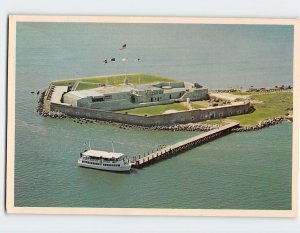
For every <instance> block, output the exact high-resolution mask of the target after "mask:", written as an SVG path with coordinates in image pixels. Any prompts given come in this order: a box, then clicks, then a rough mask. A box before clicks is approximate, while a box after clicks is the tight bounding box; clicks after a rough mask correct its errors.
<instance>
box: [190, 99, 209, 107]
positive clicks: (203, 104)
mask: <svg viewBox="0 0 300 233" xmlns="http://www.w3.org/2000/svg"><path fill="white" fill-rule="evenodd" d="M191 106H192V108H193V109H199V108H207V107H209V102H208V100H200V101H193V102H191Z"/></svg>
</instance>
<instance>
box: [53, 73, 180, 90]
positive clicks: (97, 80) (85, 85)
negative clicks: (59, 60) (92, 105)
mask: <svg viewBox="0 0 300 233" xmlns="http://www.w3.org/2000/svg"><path fill="white" fill-rule="evenodd" d="M127 78H128V82H129V83H131V84H146V83H154V82H177V81H178V80H175V79H171V78H167V77H162V76H157V75H151V74H128V75H127ZM124 79H125V75H112V76H95V77H88V78H79V79H66V80H58V81H53V82H52V83H53V84H54V85H69V84H74V83H75V82H76V81H81V82H80V84H79V85H78V87H77V89H76V90H85V89H90V88H93V87H97V86H98V84H109V85H119V84H122V83H124ZM96 85H97V86H96Z"/></svg>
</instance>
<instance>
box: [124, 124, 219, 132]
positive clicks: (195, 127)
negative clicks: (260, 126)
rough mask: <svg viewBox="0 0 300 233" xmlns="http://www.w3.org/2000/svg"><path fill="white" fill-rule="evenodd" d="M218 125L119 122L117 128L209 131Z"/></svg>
mask: <svg viewBox="0 0 300 233" xmlns="http://www.w3.org/2000/svg"><path fill="white" fill-rule="evenodd" d="M219 127H220V125H215V124H201V123H188V124H174V125H170V126H151V127H144V126H138V125H128V124H120V126H119V128H121V129H128V128H137V129H141V130H168V131H205V132H206V131H210V130H213V129H217V128H219Z"/></svg>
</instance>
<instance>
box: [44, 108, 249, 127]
mask: <svg viewBox="0 0 300 233" xmlns="http://www.w3.org/2000/svg"><path fill="white" fill-rule="evenodd" d="M50 108H51V111H57V112H62V113H64V114H66V115H69V116H73V117H81V118H91V119H97V120H103V121H112V122H120V123H125V124H132V125H141V126H154V125H172V124H178V123H181V124H184V123H189V122H199V121H204V120H208V119H218V118H224V117H227V116H234V115H240V114H245V113H248V112H249V111H250V103H249V102H247V103H241V104H235V105H226V106H218V107H214V108H206V109H197V110H190V111H184V112H177V113H169V114H162V115H157V116H136V115H128V114H122V113H116V112H110V111H103V110H97V109H88V108H82V107H80V108H79V107H72V106H65V105H62V104H57V103H51V106H50Z"/></svg>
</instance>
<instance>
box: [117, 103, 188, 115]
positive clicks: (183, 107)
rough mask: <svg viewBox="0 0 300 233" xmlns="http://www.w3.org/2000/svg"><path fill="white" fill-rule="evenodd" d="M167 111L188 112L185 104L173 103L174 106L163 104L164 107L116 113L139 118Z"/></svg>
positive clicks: (158, 106)
mask: <svg viewBox="0 0 300 233" xmlns="http://www.w3.org/2000/svg"><path fill="white" fill-rule="evenodd" d="M167 110H176V111H185V110H189V108H188V106H187V105H186V104H185V103H174V104H165V105H155V106H148V107H141V108H134V109H128V110H122V111H118V112H119V113H125V112H127V113H128V114H131V115H139V116H144V115H147V116H153V115H159V114H162V113H164V112H165V111H167Z"/></svg>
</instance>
